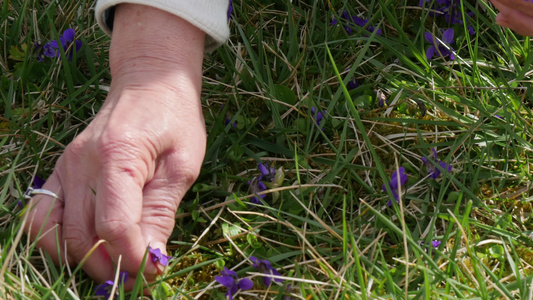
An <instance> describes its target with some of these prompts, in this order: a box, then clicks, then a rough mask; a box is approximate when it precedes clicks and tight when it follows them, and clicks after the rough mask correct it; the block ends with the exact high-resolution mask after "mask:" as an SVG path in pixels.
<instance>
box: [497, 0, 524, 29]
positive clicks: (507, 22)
mask: <svg viewBox="0 0 533 300" xmlns="http://www.w3.org/2000/svg"><path fill="white" fill-rule="evenodd" d="M491 2H492V4H494V6H496V8H497V9H498V10H499V11H500V12H499V14H498V16H497V17H496V23H497V24H498V25H501V26H503V27H507V28H509V29H512V30H514V31H515V32H516V33H518V34H521V35H525V36H533V2H530V1H528V0H491Z"/></svg>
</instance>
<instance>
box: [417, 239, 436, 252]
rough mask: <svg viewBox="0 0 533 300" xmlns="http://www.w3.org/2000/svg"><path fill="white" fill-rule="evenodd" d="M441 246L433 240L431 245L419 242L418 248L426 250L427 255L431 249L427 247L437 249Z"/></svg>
mask: <svg viewBox="0 0 533 300" xmlns="http://www.w3.org/2000/svg"><path fill="white" fill-rule="evenodd" d="M440 244H441V241H439V240H433V241H431V243H426V242H421V243H420V247H424V248H425V249H426V253H429V252H430V251H431V248H430V247H429V245H431V247H432V248H435V249H436V248H439V246H440Z"/></svg>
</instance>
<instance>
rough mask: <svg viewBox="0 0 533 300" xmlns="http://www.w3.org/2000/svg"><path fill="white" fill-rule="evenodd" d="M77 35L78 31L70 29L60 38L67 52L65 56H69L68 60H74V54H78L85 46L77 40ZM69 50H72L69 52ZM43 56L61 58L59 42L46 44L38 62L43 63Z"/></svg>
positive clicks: (38, 57) (54, 41)
mask: <svg viewBox="0 0 533 300" xmlns="http://www.w3.org/2000/svg"><path fill="white" fill-rule="evenodd" d="M75 35H76V31H74V29H72V28H68V29H67V30H65V31H64V32H63V35H62V36H60V37H59V42H60V43H61V47H62V48H63V50H64V51H65V52H66V53H65V54H66V55H67V58H68V60H72V57H73V55H74V52H78V51H79V50H80V49H81V47H82V45H83V43H82V41H80V40H75ZM73 44H74V45H73ZM72 45H73V46H72ZM71 46H72V47H71ZM69 48H71V49H70V50H69ZM67 51H68V52H67ZM43 56H45V57H49V58H61V52H60V51H59V44H58V43H57V40H53V41H51V42H49V43H47V44H45V45H44V46H43V49H42V53H41V54H40V55H38V56H37V60H39V61H43V60H44V57H43Z"/></svg>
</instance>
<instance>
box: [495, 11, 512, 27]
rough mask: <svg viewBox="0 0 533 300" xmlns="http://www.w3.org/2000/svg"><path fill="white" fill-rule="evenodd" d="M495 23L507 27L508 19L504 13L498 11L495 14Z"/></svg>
mask: <svg viewBox="0 0 533 300" xmlns="http://www.w3.org/2000/svg"><path fill="white" fill-rule="evenodd" d="M496 24H498V25H500V26H503V27H507V28H508V27H509V21H508V20H507V18H506V17H505V15H504V14H502V13H499V14H498V15H497V16H496Z"/></svg>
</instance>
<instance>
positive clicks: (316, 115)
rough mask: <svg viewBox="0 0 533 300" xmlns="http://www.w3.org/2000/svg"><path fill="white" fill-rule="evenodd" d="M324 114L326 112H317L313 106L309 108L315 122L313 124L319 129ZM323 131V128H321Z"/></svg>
mask: <svg viewBox="0 0 533 300" xmlns="http://www.w3.org/2000/svg"><path fill="white" fill-rule="evenodd" d="M325 114H326V111H325V110H323V111H317V110H316V108H315V107H314V106H311V116H312V118H313V119H314V120H315V123H316V125H317V126H318V127H320V124H321V123H322V120H324V115H325ZM322 130H324V128H322Z"/></svg>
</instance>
